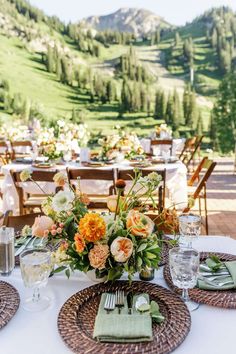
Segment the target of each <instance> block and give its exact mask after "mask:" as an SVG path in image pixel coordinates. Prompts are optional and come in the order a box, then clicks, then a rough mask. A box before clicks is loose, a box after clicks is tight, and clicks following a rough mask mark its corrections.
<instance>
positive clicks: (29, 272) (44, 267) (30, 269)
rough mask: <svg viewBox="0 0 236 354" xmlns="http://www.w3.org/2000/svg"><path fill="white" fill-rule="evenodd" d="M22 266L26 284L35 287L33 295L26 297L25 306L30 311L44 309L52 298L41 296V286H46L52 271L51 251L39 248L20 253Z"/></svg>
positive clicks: (28, 286)
mask: <svg viewBox="0 0 236 354" xmlns="http://www.w3.org/2000/svg"><path fill="white" fill-rule="evenodd" d="M20 268H21V275H22V278H23V281H24V285H25V287H27V288H32V289H33V296H32V297H30V298H28V299H26V300H25V303H24V304H23V307H24V309H25V310H28V311H32V312H34V311H42V310H45V309H46V308H48V307H49V306H50V298H48V297H46V296H41V294H40V288H41V287H44V286H46V284H47V281H48V277H49V274H50V272H51V252H50V251H49V250H48V249H43V248H37V249H30V250H26V251H24V252H22V253H21V255H20Z"/></svg>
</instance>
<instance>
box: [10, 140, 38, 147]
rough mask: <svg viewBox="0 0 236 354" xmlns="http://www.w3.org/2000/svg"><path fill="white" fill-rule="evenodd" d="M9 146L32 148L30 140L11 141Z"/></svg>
mask: <svg viewBox="0 0 236 354" xmlns="http://www.w3.org/2000/svg"><path fill="white" fill-rule="evenodd" d="M11 146H12V148H14V147H18V146H30V147H31V148H33V145H32V142H31V141H30V140H19V141H17V140H16V141H11Z"/></svg>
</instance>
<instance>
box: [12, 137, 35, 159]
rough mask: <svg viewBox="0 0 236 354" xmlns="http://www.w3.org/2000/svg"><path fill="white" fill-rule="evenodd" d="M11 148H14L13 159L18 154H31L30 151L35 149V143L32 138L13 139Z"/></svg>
mask: <svg viewBox="0 0 236 354" xmlns="http://www.w3.org/2000/svg"><path fill="white" fill-rule="evenodd" d="M27 147H28V148H29V149H27V150H26V151H19V150H22V149H24V148H27ZM11 149H12V160H14V159H15V158H16V156H17V155H29V154H30V152H32V151H33V145H32V142H31V141H30V140H19V141H17V140H16V141H11Z"/></svg>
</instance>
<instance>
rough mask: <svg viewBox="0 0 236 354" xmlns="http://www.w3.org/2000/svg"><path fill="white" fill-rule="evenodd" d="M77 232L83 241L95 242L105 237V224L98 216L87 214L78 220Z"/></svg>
mask: <svg viewBox="0 0 236 354" xmlns="http://www.w3.org/2000/svg"><path fill="white" fill-rule="evenodd" d="M79 230H80V234H81V236H82V237H83V239H84V240H85V241H88V242H96V241H99V240H100V239H102V238H103V237H104V236H105V234H106V223H105V221H104V219H103V218H102V217H101V216H100V215H99V214H95V213H91V214H89V213H88V214H86V215H85V216H84V217H83V218H82V219H80V222H79Z"/></svg>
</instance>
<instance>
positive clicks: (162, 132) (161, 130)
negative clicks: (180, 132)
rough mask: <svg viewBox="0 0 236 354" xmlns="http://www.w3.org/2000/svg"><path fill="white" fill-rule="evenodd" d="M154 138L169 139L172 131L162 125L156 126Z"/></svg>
mask: <svg viewBox="0 0 236 354" xmlns="http://www.w3.org/2000/svg"><path fill="white" fill-rule="evenodd" d="M156 137H157V138H163V139H165V138H166V139H170V138H171V137H172V129H171V128H170V127H168V126H167V124H165V123H163V124H161V125H157V126H156Z"/></svg>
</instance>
